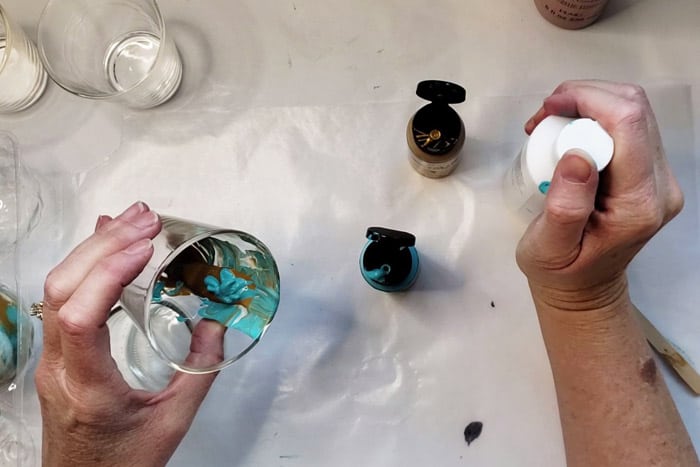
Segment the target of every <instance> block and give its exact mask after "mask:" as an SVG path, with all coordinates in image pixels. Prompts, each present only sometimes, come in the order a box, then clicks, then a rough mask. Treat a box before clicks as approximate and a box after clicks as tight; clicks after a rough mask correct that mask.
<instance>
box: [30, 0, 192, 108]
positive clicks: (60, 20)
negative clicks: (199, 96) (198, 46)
mask: <svg viewBox="0 0 700 467" xmlns="http://www.w3.org/2000/svg"><path fill="white" fill-rule="evenodd" d="M38 37H39V39H38V46H39V54H40V56H41V60H42V61H43V62H44V66H45V67H46V70H47V71H48V73H49V75H50V76H51V78H52V79H53V80H54V81H55V82H56V83H58V85H59V86H61V87H63V88H64V89H66V90H68V91H69V92H71V93H73V94H76V95H78V96H82V97H87V98H93V99H108V100H114V101H119V102H122V103H124V104H126V105H127V106H130V107H133V108H142V109H145V108H150V107H155V106H157V105H160V104H162V103H164V102H165V101H167V100H168V99H170V98H171V97H172V96H173V94H175V92H176V91H177V89H178V87H179V86H180V81H181V78H182V62H181V60H180V55H179V53H178V51H177V47H176V46H175V42H174V41H173V39H172V38H171V37H170V36H169V35H168V34H167V33H166V29H165V23H164V21H163V17H162V16H161V14H160V10H159V9H158V5H157V4H156V2H155V0H109V1H106V0H49V2H48V3H47V4H46V7H45V8H44V11H43V12H42V14H41V18H40V19H39V32H38Z"/></svg>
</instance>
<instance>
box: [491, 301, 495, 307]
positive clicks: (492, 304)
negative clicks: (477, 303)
mask: <svg viewBox="0 0 700 467" xmlns="http://www.w3.org/2000/svg"><path fill="white" fill-rule="evenodd" d="M491 308H496V304H495V303H493V300H491Z"/></svg>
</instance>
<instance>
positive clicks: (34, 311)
mask: <svg viewBox="0 0 700 467" xmlns="http://www.w3.org/2000/svg"><path fill="white" fill-rule="evenodd" d="M29 316H36V317H37V318H39V319H40V320H43V319H44V302H37V303H32V306H31V307H30V308H29Z"/></svg>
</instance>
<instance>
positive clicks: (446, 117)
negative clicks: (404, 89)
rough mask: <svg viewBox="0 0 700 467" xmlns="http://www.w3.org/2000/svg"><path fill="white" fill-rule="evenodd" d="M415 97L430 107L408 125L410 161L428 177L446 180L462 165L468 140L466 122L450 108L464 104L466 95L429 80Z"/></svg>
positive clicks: (452, 84)
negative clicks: (460, 162)
mask: <svg viewBox="0 0 700 467" xmlns="http://www.w3.org/2000/svg"><path fill="white" fill-rule="evenodd" d="M416 94H417V95H418V96H419V97H422V98H423V99H425V100H428V101H430V104H428V105H425V106H423V107H422V108H420V109H419V110H418V112H416V113H415V115H413V117H411V119H410V120H409V121H408V126H407V128H406V139H407V141H408V147H409V148H410V149H411V155H410V159H409V161H410V162H411V166H412V167H413V168H414V169H415V170H416V172H418V173H419V174H421V175H423V176H425V177H429V178H442V177H446V176H447V175H449V174H450V173H452V171H454V169H455V168H456V167H457V164H458V163H459V159H460V152H461V149H462V146H463V145H464V137H465V136H464V135H465V131H464V122H462V119H461V118H460V117H459V115H458V114H457V112H455V110H454V109H453V108H452V107H450V105H449V104H458V103H460V102H464V100H465V99H466V91H465V90H464V88H463V87H461V86H459V85H457V84H454V83H450V82H447V81H436V80H429V81H421V82H420V83H418V87H417V89H416Z"/></svg>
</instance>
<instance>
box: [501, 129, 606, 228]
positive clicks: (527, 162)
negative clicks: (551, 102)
mask: <svg viewBox="0 0 700 467" xmlns="http://www.w3.org/2000/svg"><path fill="white" fill-rule="evenodd" d="M571 149H580V150H583V151H585V152H586V153H588V154H589V155H590V156H591V158H592V159H593V161H594V162H595V163H596V166H597V168H598V171H599V172H600V171H602V170H603V169H604V168H605V167H606V166H607V165H608V164H609V163H610V161H611V160H612V157H613V152H614V149H615V145H614V142H613V139H612V137H611V136H610V135H609V134H608V133H607V132H606V131H605V130H604V129H603V127H601V126H600V124H599V123H598V122H596V121H595V120H592V119H590V118H567V117H557V116H553V115H552V116H549V117H546V118H545V119H544V120H542V121H541V122H540V123H539V124H538V125H537V126H536V127H535V129H534V130H533V131H532V134H531V135H530V137H529V138H528V139H527V141H526V142H525V144H524V145H523V147H522V149H521V150H520V153H519V154H518V156H517V157H516V158H515V161H514V162H513V165H512V166H511V167H510V168H509V169H508V171H507V172H506V174H505V177H504V179H503V195H504V198H505V201H506V204H508V206H509V207H510V208H511V209H512V210H513V211H515V212H516V213H517V214H518V215H520V216H521V217H522V218H523V219H524V220H527V221H531V220H532V219H534V218H535V217H537V216H538V215H539V214H540V213H541V212H542V210H543V209H544V201H545V194H546V193H547V189H548V188H549V184H550V181H551V180H552V175H554V169H555V168H556V166H557V163H558V162H559V159H561V158H562V156H563V155H564V154H565V153H566V152H567V151H569V150H571Z"/></svg>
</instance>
